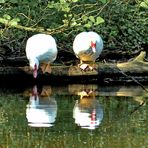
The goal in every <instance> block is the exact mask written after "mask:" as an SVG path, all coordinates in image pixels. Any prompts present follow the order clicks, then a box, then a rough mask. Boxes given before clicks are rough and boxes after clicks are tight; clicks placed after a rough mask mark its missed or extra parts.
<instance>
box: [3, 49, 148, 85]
mask: <svg viewBox="0 0 148 148" xmlns="http://www.w3.org/2000/svg"><path fill="white" fill-rule="evenodd" d="M145 56H146V53H145V52H141V53H140V54H139V55H138V56H137V57H136V58H135V59H134V60H132V61H129V62H125V63H117V64H111V63H96V65H95V66H96V70H93V71H86V72H84V71H82V70H80V69H79V67H78V66H65V65H60V66H59V65H52V66H51V73H45V74H43V73H42V71H41V70H39V75H38V78H37V79H36V80H35V79H33V76H32V71H31V70H30V68H29V67H28V66H24V67H11V66H7V67H0V81H1V83H5V81H8V82H10V83H11V84H12V83H13V84H14V83H17V82H19V83H26V82H27V83H32V82H42V83H48V84H49V83H53V84H59V85H60V84H65V83H97V82H100V83H108V84H111V83H122V84H123V83H124V82H126V83H127V82H128V83H145V84H147V82H148V62H147V61H144V58H145Z"/></svg>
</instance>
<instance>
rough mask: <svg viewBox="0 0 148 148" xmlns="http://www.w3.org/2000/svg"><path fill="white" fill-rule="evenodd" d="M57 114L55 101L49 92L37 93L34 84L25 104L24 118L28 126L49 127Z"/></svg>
mask: <svg viewBox="0 0 148 148" xmlns="http://www.w3.org/2000/svg"><path fill="white" fill-rule="evenodd" d="M56 116H57V102H56V100H55V98H54V97H50V94H48V93H47V94H46V95H43V94H42V92H41V94H39V93H38V90H37V86H36V85H35V86H34V87H33V90H32V94H31V95H30V98H29V103H28V104H27V106H26V118H27V120H28V126H31V127H51V126H53V125H54V122H55V120H56Z"/></svg>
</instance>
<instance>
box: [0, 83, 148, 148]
mask: <svg viewBox="0 0 148 148" xmlns="http://www.w3.org/2000/svg"><path fill="white" fill-rule="evenodd" d="M33 88H34V87H28V88H19V89H18V88H0V148H85V147H86V148H146V147H147V145H148V139H147V137H148V134H147V130H148V129H147V111H148V109H147V104H146V100H147V98H148V93H147V92H146V91H145V90H143V89H142V88H141V87H138V86H131V87H125V86H117V87H114V86H97V85H68V86H61V87H56V86H44V87H38V86H37V92H38V93H34V90H33ZM146 88H148V87H146ZM35 92H36V91H35Z"/></svg>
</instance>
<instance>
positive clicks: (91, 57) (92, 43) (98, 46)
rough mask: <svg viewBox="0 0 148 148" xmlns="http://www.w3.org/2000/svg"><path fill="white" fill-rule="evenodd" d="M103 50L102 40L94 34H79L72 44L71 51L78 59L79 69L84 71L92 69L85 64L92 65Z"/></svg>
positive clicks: (91, 32)
mask: <svg viewBox="0 0 148 148" xmlns="http://www.w3.org/2000/svg"><path fill="white" fill-rule="evenodd" d="M102 50H103V40H102V38H101V37H100V35H99V34H97V33H96V32H93V31H90V32H81V33H79V34H78V35H77V36H76V37H75V39H74V42H73V51H74V53H75V55H76V56H77V58H79V59H80V68H81V69H82V70H86V69H87V68H89V69H90V70H93V67H91V66H90V65H88V64H86V63H94V62H95V61H96V59H97V58H98V57H99V56H100V54H101V52H102Z"/></svg>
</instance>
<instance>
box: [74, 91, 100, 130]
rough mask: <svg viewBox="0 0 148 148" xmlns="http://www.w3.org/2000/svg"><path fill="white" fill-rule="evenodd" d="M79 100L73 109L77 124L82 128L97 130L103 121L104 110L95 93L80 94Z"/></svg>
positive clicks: (84, 92) (82, 92)
mask: <svg viewBox="0 0 148 148" xmlns="http://www.w3.org/2000/svg"><path fill="white" fill-rule="evenodd" d="M78 95H79V96H80V99H79V100H76V103H75V106H74V109H73V118H74V119H75V123H76V124H77V125H78V126H80V127H81V128H86V129H95V128H97V127H98V126H99V125H100V123H101V121H102V119H103V108H102V106H101V105H100V104H99V101H98V100H97V99H96V98H95V92H93V91H89V92H87V91H81V92H78Z"/></svg>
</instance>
